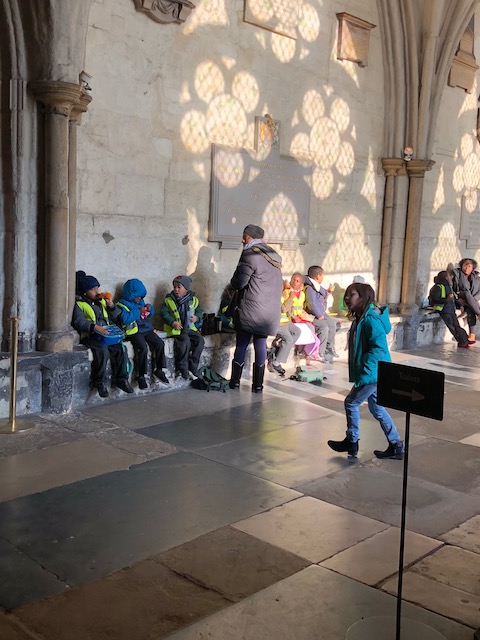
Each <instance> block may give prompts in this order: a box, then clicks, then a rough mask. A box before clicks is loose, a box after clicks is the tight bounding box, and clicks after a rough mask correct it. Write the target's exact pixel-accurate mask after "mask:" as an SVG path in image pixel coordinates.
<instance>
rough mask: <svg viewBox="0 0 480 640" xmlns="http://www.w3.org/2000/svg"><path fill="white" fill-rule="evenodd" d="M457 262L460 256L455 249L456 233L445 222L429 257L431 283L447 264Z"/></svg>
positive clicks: (449, 224) (448, 223)
mask: <svg viewBox="0 0 480 640" xmlns="http://www.w3.org/2000/svg"><path fill="white" fill-rule="evenodd" d="M452 256H454V257H453V262H458V261H459V260H460V259H461V258H462V256H461V254H460V251H459V250H458V248H457V231H456V229H455V227H454V226H453V224H452V223H451V222H446V223H445V224H444V225H443V226H442V228H441V229H440V231H439V233H438V238H437V245H436V247H435V248H434V249H433V250H432V253H431V255H430V270H431V282H432V284H431V285H430V286H432V285H433V278H434V276H436V275H437V273H438V272H439V271H443V270H444V269H446V268H447V265H448V263H449V262H451V261H452Z"/></svg>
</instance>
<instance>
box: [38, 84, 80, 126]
mask: <svg viewBox="0 0 480 640" xmlns="http://www.w3.org/2000/svg"><path fill="white" fill-rule="evenodd" d="M28 86H29V88H30V89H31V90H32V92H33V94H34V96H35V98H36V100H38V101H39V102H41V103H42V104H43V105H45V107H46V109H47V110H48V111H49V112H50V113H54V114H58V115H62V116H66V117H69V116H70V113H71V111H72V109H73V107H74V105H76V104H78V103H79V101H80V96H81V95H82V87H81V86H80V85H79V84H73V83H71V82H54V81H50V80H41V81H39V82H31V83H29V85H28Z"/></svg>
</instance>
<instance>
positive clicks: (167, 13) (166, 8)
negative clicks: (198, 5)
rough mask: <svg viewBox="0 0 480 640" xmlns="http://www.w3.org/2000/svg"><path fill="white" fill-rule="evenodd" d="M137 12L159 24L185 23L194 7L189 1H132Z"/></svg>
mask: <svg viewBox="0 0 480 640" xmlns="http://www.w3.org/2000/svg"><path fill="white" fill-rule="evenodd" d="M133 2H134V4H135V8H136V9H137V11H142V12H143V13H146V14H147V16H148V17H149V18H151V19H152V20H154V21H155V22H159V23H161V24H168V23H170V22H180V23H181V22H185V20H186V19H187V18H188V16H189V15H190V13H191V11H192V9H195V5H194V4H193V2H190V0H181V1H177V0H133Z"/></svg>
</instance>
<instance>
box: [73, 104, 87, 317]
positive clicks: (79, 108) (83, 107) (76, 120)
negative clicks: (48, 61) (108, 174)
mask: <svg viewBox="0 0 480 640" xmlns="http://www.w3.org/2000/svg"><path fill="white" fill-rule="evenodd" d="M91 101H92V96H90V95H89V94H88V93H83V94H82V95H81V96H80V102H79V103H78V104H76V105H74V107H73V109H72V113H71V115H70V125H69V129H70V131H69V133H70V137H69V141H70V144H69V147H68V195H69V207H68V221H69V245H68V308H69V309H73V305H74V304H75V265H76V257H77V130H78V127H79V125H80V124H81V122H82V113H85V112H86V111H87V109H88V105H89V104H90V102H91Z"/></svg>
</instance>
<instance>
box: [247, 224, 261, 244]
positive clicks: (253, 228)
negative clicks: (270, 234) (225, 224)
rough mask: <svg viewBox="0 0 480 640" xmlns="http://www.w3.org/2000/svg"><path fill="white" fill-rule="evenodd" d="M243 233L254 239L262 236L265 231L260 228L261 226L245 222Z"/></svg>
mask: <svg viewBox="0 0 480 640" xmlns="http://www.w3.org/2000/svg"><path fill="white" fill-rule="evenodd" d="M243 233H244V234H245V235H247V236H250V237H251V238H253V239H254V240H257V239H260V238H263V236H264V235H265V231H264V230H263V229H262V227H259V226H257V225H256V224H247V226H246V227H245V229H244V230H243Z"/></svg>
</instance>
